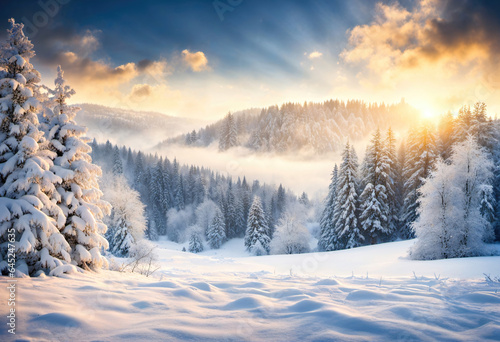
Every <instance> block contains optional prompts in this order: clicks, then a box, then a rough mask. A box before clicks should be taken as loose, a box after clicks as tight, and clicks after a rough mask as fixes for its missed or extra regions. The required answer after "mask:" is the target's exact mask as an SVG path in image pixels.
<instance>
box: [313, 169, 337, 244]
mask: <svg viewBox="0 0 500 342" xmlns="http://www.w3.org/2000/svg"><path fill="white" fill-rule="evenodd" d="M337 183H338V166H337V164H335V167H334V169H333V172H332V178H331V182H330V186H329V190H328V195H327V197H326V199H325V209H323V213H322V215H321V219H320V233H319V239H318V249H319V250H320V251H333V250H334V249H335V243H334V242H335V220H334V219H335V215H334V214H335V206H336V204H337Z"/></svg>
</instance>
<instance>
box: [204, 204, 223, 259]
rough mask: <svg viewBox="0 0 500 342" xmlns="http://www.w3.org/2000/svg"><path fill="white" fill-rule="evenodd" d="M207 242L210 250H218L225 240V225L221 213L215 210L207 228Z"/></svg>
mask: <svg viewBox="0 0 500 342" xmlns="http://www.w3.org/2000/svg"><path fill="white" fill-rule="evenodd" d="M206 235H207V242H208V245H209V246H210V248H213V249H218V248H220V246H221V245H222V243H223V242H224V240H225V239H226V225H225V223H224V215H223V214H222V211H221V210H220V209H219V208H217V210H216V211H215V216H214V218H213V220H212V222H211V223H210V225H209V226H208V230H207V233H206Z"/></svg>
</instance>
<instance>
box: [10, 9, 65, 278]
mask: <svg viewBox="0 0 500 342" xmlns="http://www.w3.org/2000/svg"><path fill="white" fill-rule="evenodd" d="M9 22H10V24H11V28H10V29H9V30H8V39H7V42H5V43H4V44H3V46H2V48H1V50H0V246H1V248H0V264H1V266H0V267H1V268H3V269H4V268H5V266H6V264H5V260H6V257H7V250H8V249H7V245H8V243H9V241H11V240H10V239H9V235H8V234H14V235H15V237H14V238H15V249H16V251H15V253H16V259H17V261H16V269H17V270H18V271H19V272H21V270H24V272H26V273H29V274H35V273H36V272H37V271H38V270H40V269H49V270H51V269H54V268H56V267H57V266H62V265H63V264H64V263H65V262H70V261H71V259H72V256H71V255H70V251H71V249H70V245H69V244H68V241H66V239H65V238H64V236H63V235H62V234H61V233H60V231H59V229H61V228H64V226H65V220H66V218H65V215H64V212H63V210H61V208H60V207H59V206H57V205H56V203H57V202H58V201H60V200H61V194H59V193H58V191H57V190H56V185H57V184H59V183H61V181H62V179H61V176H60V175H55V174H54V173H53V172H52V170H51V168H52V166H53V162H52V160H53V158H54V157H55V156H54V153H53V152H51V151H48V150H47V149H46V148H44V145H45V141H44V138H43V132H41V131H40V130H39V128H38V127H39V121H38V117H37V113H38V112H39V111H40V108H41V107H40V103H39V101H38V99H37V97H36V96H37V94H38V88H39V86H38V82H39V81H40V74H39V73H38V71H37V70H35V69H34V68H33V66H32V65H31V64H30V59H31V58H32V57H33V56H34V55H35V52H34V51H33V44H31V42H30V41H29V40H28V38H27V37H26V36H25V35H24V33H23V24H16V23H15V21H14V19H10V20H9ZM11 236H12V235H11Z"/></svg>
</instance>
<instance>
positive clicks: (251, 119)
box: [157, 100, 420, 154]
mask: <svg viewBox="0 0 500 342" xmlns="http://www.w3.org/2000/svg"><path fill="white" fill-rule="evenodd" d="M419 120H420V115H419V113H418V111H417V110H416V109H415V108H413V107H411V106H410V105H408V104H407V103H405V102H404V101H401V102H400V103H397V104H391V105H386V104H383V103H382V104H377V103H365V102H363V101H359V100H351V101H346V102H344V101H340V100H329V101H326V102H322V103H312V102H309V103H304V104H298V103H286V104H283V105H281V106H280V107H279V106H270V107H268V108H264V109H258V110H256V109H251V110H245V111H240V112H236V113H234V114H232V115H227V116H226V117H225V118H224V119H222V120H219V121H217V122H215V123H213V124H211V125H208V126H206V127H205V128H201V129H199V130H198V131H191V132H185V134H183V135H180V136H177V137H174V138H169V139H166V140H165V141H163V142H162V143H161V144H159V145H158V146H157V148H159V149H161V148H163V147H166V146H168V145H170V144H181V145H186V146H198V147H200V146H202V147H203V146H209V145H210V144H212V143H216V142H218V143H219V149H220V150H226V149H228V148H230V147H234V146H245V147H247V148H250V149H253V150H255V151H260V152H274V153H287V152H297V151H307V152H309V153H315V154H320V153H325V152H332V151H338V150H339V149H340V148H341V146H343V145H344V144H345V142H346V141H347V139H349V140H350V141H351V142H357V141H362V140H364V139H367V138H369V137H370V136H371V134H372V133H373V132H374V131H375V130H376V129H377V128H380V129H381V130H386V129H387V128H389V127H391V128H392V129H393V130H394V131H404V132H406V130H408V129H409V128H410V127H411V126H412V125H414V124H416V123H417V122H418V121H419ZM221 139H223V140H225V141H221Z"/></svg>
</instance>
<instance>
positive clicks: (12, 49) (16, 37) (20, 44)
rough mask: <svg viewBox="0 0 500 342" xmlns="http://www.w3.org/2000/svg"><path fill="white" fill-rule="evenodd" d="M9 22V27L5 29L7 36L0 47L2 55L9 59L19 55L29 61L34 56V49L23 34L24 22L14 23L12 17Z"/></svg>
mask: <svg viewBox="0 0 500 342" xmlns="http://www.w3.org/2000/svg"><path fill="white" fill-rule="evenodd" d="M9 23H10V24H11V28H10V29H8V30H7V33H8V35H9V37H8V39H7V41H6V42H5V43H4V46H3V47H2V55H3V56H2V57H3V58H6V59H10V58H11V57H13V56H16V55H19V56H21V57H22V58H24V59H25V60H27V61H29V60H30V58H33V57H34V56H35V51H34V50H33V44H32V43H31V41H30V40H29V39H28V37H26V36H25V35H24V32H23V28H24V24H16V21H15V20H14V19H9Z"/></svg>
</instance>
